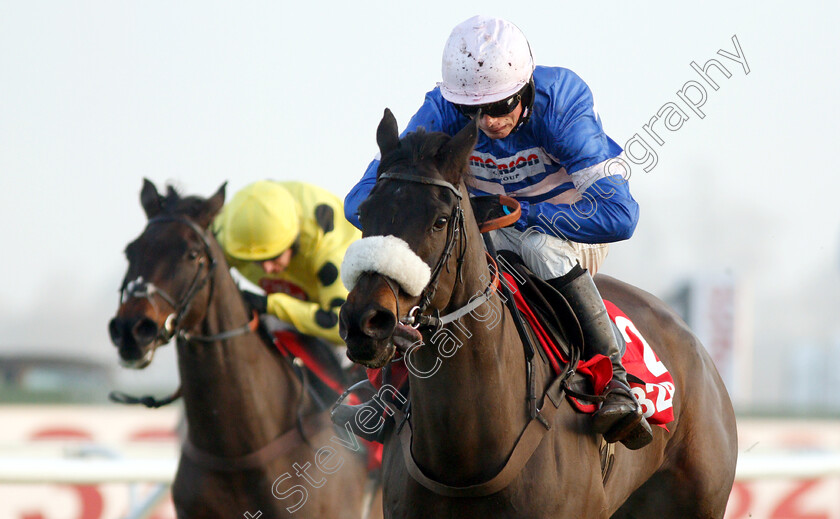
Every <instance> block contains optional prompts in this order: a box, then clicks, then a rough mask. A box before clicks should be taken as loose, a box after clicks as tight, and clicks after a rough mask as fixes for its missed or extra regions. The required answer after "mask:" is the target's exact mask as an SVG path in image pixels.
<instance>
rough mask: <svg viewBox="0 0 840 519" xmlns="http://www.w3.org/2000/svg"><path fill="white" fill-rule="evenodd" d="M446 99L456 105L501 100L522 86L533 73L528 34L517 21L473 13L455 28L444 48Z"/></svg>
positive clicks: (443, 92)
mask: <svg viewBox="0 0 840 519" xmlns="http://www.w3.org/2000/svg"><path fill="white" fill-rule="evenodd" d="M441 72H442V76H443V82H441V83H438V86H440V93H441V95H443V98H444V99H446V100H447V101H450V102H452V103H455V104H462V105H482V104H487V103H493V102H496V101H500V100H502V99H505V98H507V97H510V96H512V95H513V94H515V93H517V92H518V91H519V90H521V89H522V87H524V86H525V85H526V84H528V81H529V80H530V79H531V75H532V74H533V72H534V57H533V55H532V54H531V46H530V45H528V40H527V39H526V38H525V35H524V34H523V33H522V31H521V30H519V27H517V26H515V25H514V24H512V23H510V22H508V21H506V20H502V19H501V18H493V17H489V16H481V15H478V16H473V17H472V18H470V19H469V20H466V21H464V22H461V23H460V24H458V25H456V26H455V28H454V29H452V33H451V34H450V35H449V39H448V40H446V45H445V46H444V48H443V63H442V65H441Z"/></svg>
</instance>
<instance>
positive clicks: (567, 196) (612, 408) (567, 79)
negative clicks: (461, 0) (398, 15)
mask: <svg viewBox="0 0 840 519" xmlns="http://www.w3.org/2000/svg"><path fill="white" fill-rule="evenodd" d="M442 73H443V81H442V82H440V83H438V86H437V88H435V89H434V90H432V91H431V92H429V93H427V94H426V99H425V102H424V103H423V105H422V106H421V107H420V109H419V110H418V111H417V113H416V114H415V115H414V117H412V119H411V121H410V122H409V123H408V126H407V127H406V129H405V131H404V132H403V135H405V134H406V133H408V132H412V131H415V130H417V128H420V127H423V128H425V129H426V130H427V131H440V132H444V133H447V134H449V135H455V134H456V133H457V132H458V131H459V130H461V129H462V128H463V127H464V126H465V125H466V124H467V123H468V122H469V120H470V119H472V118H474V117H476V116H477V115H478V114H479V113H480V117H481V119H480V120H479V122H478V125H479V128H480V129H481V132H480V134H479V138H478V143H477V145H476V147H475V152H474V153H473V154H472V156H471V157H470V169H471V173H472V176H473V178H472V179H470V181H469V184H470V185H469V188H470V192H471V193H472V194H474V195H487V194H506V195H508V196H511V197H513V198H515V199H516V200H517V201H519V204H520V206H521V208H522V216H521V217H520V219H519V221H517V222H516V224H515V225H514V226H513V227H508V228H505V229H498V230H495V231H492V232H491V239H492V241H493V244H494V246H495V248H496V249H498V250H511V251H513V252H515V253H517V254H518V255H519V256H520V257H521V258H522V259H523V261H524V262H525V264H526V265H527V266H528V268H530V269H531V270H532V271H533V272H534V273H535V274H537V275H538V276H539V277H540V278H542V279H544V280H546V281H547V282H548V283H549V284H551V285H552V286H553V287H554V288H556V289H557V290H558V291H560V293H562V294H563V295H564V296H565V297H566V299H567V300H568V301H569V303H570V304H571V306H572V308H573V309H574V311H575V313H576V315H577V317H578V320H579V321H580V324H581V327H582V329H583V333H584V344H585V348H584V350H585V351H584V352H583V356H584V357H585V358H589V357H591V356H592V355H594V354H603V355H605V356H607V357H609V358H610V360H611V361H612V365H613V378H612V380H611V381H610V383H609V385H608V386H607V390H606V393H605V397H606V399H605V401H604V402H603V404H602V405H601V407H600V409H599V410H598V411H597V412H596V414H595V417H594V422H593V423H594V429H595V430H596V432H598V433H601V434H604V437H605V438H606V439H607V440H608V441H622V443H624V444H625V446H627V447H628V448H630V449H638V448H641V447H644V446H645V445H647V444H648V443H649V442H650V441H651V439H652V435H651V432H650V426H649V425H648V423H647V421H646V420H645V418H644V416H643V414H642V409H641V406H640V405H639V403H638V401H637V400H636V398H635V397H634V396H633V393H632V392H631V390H630V387H629V385H628V383H627V376H626V371H625V369H624V367H623V366H622V363H621V354H620V352H619V344H618V342H617V341H618V340H622V341H623V339H621V338H620V337H617V336H616V334H615V332H614V329H613V326H612V323H611V322H610V319H609V317H608V315H607V310H606V308H605V306H604V302H603V300H602V299H601V296H600V294H599V293H598V290H597V289H596V287H595V284H594V283H593V281H592V277H591V275H590V272H591V273H592V274H594V273H595V272H596V271H597V269H598V267H599V266H600V264H601V262H602V261H603V259H604V258H605V257H606V254H607V248H608V245H607V244H608V243H610V242H616V241H620V240H626V239H628V238H630V236H632V234H633V231H634V229H635V227H636V223H637V221H638V218H639V206H638V204H637V203H636V201H635V200H634V199H633V197H632V196H631V195H630V191H629V189H628V186H627V181H626V180H625V178H624V175H625V174H626V173H629V167H628V166H627V163H626V162H625V161H624V160H623V158H622V149H621V147H620V146H619V145H618V144H616V143H615V142H614V141H613V140H612V139H611V138H610V137H609V136H607V134H606V133H605V132H604V129H603V127H602V126H601V119H600V117H599V115H598V112H597V111H596V109H595V102H594V100H593V96H592V92H591V91H590V89H589V87H588V86H587V85H586V83H584V82H583V80H582V79H581V78H579V77H578V76H577V75H576V74H575V73H574V72H572V71H570V70H568V69H564V68H559V67H542V66H539V67H537V66H535V64H534V59H533V55H532V52H531V48H530V45H529V44H528V40H527V39H526V38H525V35H524V34H523V33H522V31H521V30H520V29H519V28H518V27H516V26H515V25H513V24H512V23H510V22H508V21H505V20H501V19H498V18H491V17H485V16H475V17H472V18H470V19H469V20H466V21H464V22H463V23H461V24H459V25H457V26H456V27H455V28H454V29H453V31H452V33H451V34H450V36H449V39H448V40H447V42H446V45H445V47H444V51H443V65H442ZM479 110H480V112H479ZM378 166H379V160H378V159H377V160H374V161H373V162H371V164H370V165H369V166H368V168H367V171H366V172H365V174H364V176H363V177H362V179H361V180H360V181H359V183H358V184H356V186H355V187H354V188H353V189H352V191H351V192H350V194H349V195H347V198H346V199H345V202H344V210H345V216H346V217H347V219H348V220H349V221H350V222H352V223H353V224H354V225H356V226H357V227H359V220H358V216H357V214H356V213H357V208H358V206H359V204H360V203H361V202H362V201H364V200H365V198H367V196H368V193H369V192H370V190H371V189H372V188H373V185H374V184H375V183H376V170H377V168H378Z"/></svg>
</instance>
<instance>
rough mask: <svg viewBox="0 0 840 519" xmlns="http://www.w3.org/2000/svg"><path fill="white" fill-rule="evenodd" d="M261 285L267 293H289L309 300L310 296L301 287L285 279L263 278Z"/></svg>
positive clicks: (297, 297) (303, 299)
mask: <svg viewBox="0 0 840 519" xmlns="http://www.w3.org/2000/svg"><path fill="white" fill-rule="evenodd" d="M259 285H260V288H261V289H263V290H265V293H266V294H289V295H290V296H292V297H294V298H295V299H300V300H301V301H309V296H307V295H306V292H305V291H304V290H303V289H302V288H301V287H299V286H298V285H296V284H294V283H292V282H291V281H286V280H285V279H272V278H262V279H260V282H259Z"/></svg>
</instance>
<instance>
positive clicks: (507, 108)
mask: <svg viewBox="0 0 840 519" xmlns="http://www.w3.org/2000/svg"><path fill="white" fill-rule="evenodd" d="M521 100H522V92H521V91H520V92H517V93H515V94H513V95H512V96H510V97H508V98H507V99H502V100H501V101H496V102H494V103H488V104H486V105H459V104H456V105H455V108H457V109H458V111H459V112H461V113H462V114H464V115H465V116H467V117H469V118H470V119H472V118H474V117H475V116H476V115H477V114H478V112H479V110H481V114H482V115H489V116H490V117H502V116H505V115H507V114H509V113H511V112H512V111H514V110H516V107H517V105H519V101H521ZM453 104H454V103H453Z"/></svg>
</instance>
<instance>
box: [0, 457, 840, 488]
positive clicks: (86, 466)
mask: <svg viewBox="0 0 840 519" xmlns="http://www.w3.org/2000/svg"><path fill="white" fill-rule="evenodd" d="M177 464H178V461H177V459H175V458H165V459H164V458H162V459H127V458H122V459H86V458H80V459H79V458H76V459H74V458H25V457H20V458H5V459H0V484H39V483H52V484H74V485H77V484H100V483H158V484H170V483H172V479H173V477H174V475H175V470H176V468H177ZM837 475H840V452H816V451H815V452H807V453H802V452H797V453H773V454H769V453H761V454H752V453H749V452H746V453H741V454H739V457H738V467H737V469H736V479H737V480H739V481H751V480H758V479H774V478H775V479H809V478H819V477H824V476H837Z"/></svg>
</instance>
